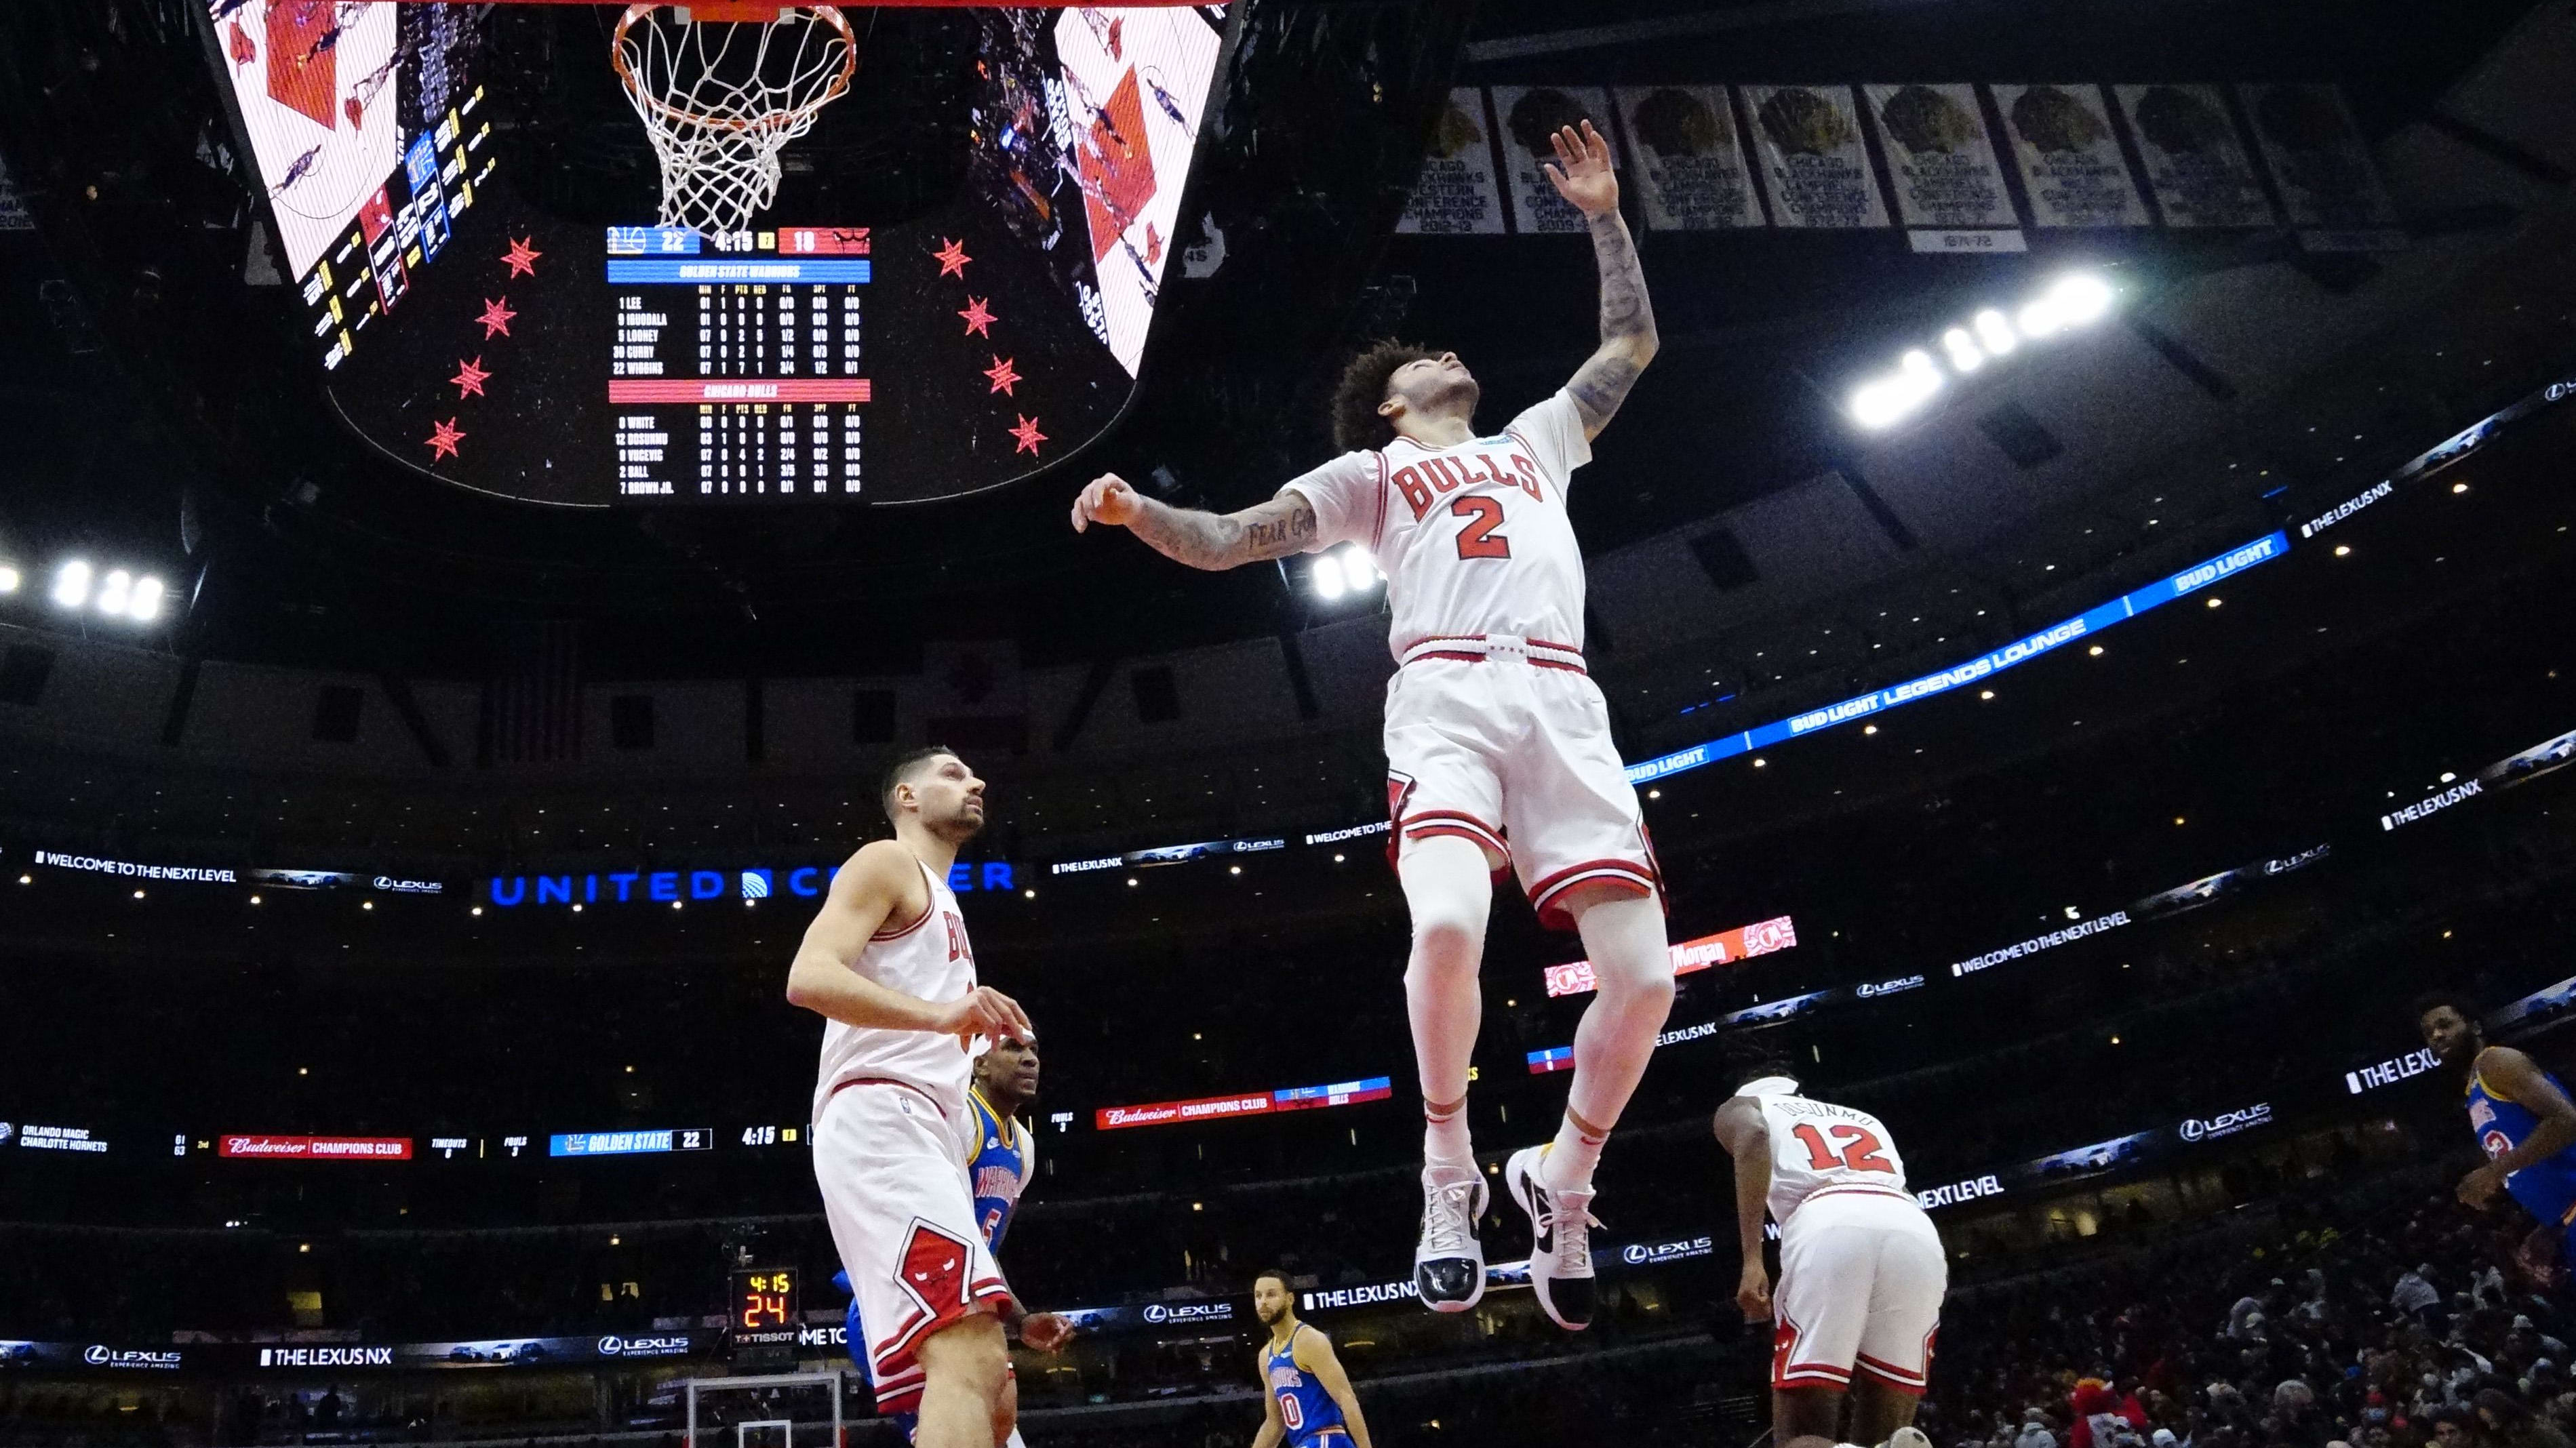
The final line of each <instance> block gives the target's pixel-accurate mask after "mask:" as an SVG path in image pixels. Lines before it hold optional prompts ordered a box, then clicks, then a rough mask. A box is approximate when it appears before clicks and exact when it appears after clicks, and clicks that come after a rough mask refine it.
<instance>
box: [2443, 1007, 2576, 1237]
mask: <svg viewBox="0 0 2576 1448" xmlns="http://www.w3.org/2000/svg"><path fill="white" fill-rule="evenodd" d="M2477 1074H2478V1079H2480V1080H2482V1081H2484V1082H2485V1083H2486V1087H2487V1093H2488V1094H2489V1095H2491V1096H2497V1097H2501V1098H2503V1099H2504V1100H2507V1101H2510V1102H2512V1103H2513V1104H2514V1105H2516V1106H2519V1107H2521V1108H2523V1109H2524V1110H2526V1111H2528V1112H2530V1113H2531V1114H2532V1115H2533V1116H2535V1117H2537V1118H2539V1122H2538V1124H2537V1125H2535V1126H2533V1127H2532V1129H2531V1135H2529V1136H2527V1137H2524V1138H2523V1141H2522V1145H2520V1146H2517V1147H2515V1148H2514V1149H2513V1150H2511V1151H2508V1152H2506V1153H2504V1154H2503V1155H2501V1156H2498V1157H2497V1158H2495V1159H2494V1160H2493V1161H2490V1162H2488V1163H2487V1164H2486V1165H2485V1166H2482V1167H2479V1168H2478V1169H2477V1170H2476V1171H2473V1172H2471V1173H2469V1174H2468V1176H2467V1177H2465V1178H2464V1179H2462V1181H2461V1182H2460V1191H2459V1196H2460V1200H2461V1201H2464V1202H2467V1203H2468V1204H2469V1205H2471V1206H2473V1207H2474V1206H2483V1205H2485V1204H2486V1202H2487V1200H2488V1199H2489V1198H2491V1197H2493V1196H2494V1195H2495V1194H2496V1193H2497V1192H2500V1191H2502V1190H2504V1179H2505V1178H2506V1177H2509V1176H2511V1175H2513V1174H2514V1173H2515V1172H2518V1171H2520V1170H2522V1169H2523V1168H2524V1167H2527V1166H2529V1165H2531V1164H2532V1163H2533V1162H2536V1161H2545V1160H2547V1159H2548V1158H2550V1157H2553V1156H2556V1155H2557V1154H2558V1153H2560V1152H2562V1151H2565V1150H2566V1149H2567V1148H2568V1147H2570V1146H2576V1102H2570V1101H2569V1100H2568V1099H2567V1093H2566V1092H2564V1091H2561V1090H2559V1089H2558V1083H2557V1082H2555V1081H2552V1080H2550V1079H2549V1073H2548V1072H2546V1071H2543V1070H2541V1069H2540V1066H2539V1064H2538V1063H2536V1062H2534V1061H2533V1060H2532V1059H2531V1057H2529V1056H2527V1055H2525V1054H2523V1053H2522V1052H2520V1051H2517V1050H2515V1049H2514V1048H2513V1047H2511V1046H2489V1047H2487V1048H2486V1049H2485V1050H2483V1051H2480V1052H2479V1053H2478V1059H2477Z"/></svg>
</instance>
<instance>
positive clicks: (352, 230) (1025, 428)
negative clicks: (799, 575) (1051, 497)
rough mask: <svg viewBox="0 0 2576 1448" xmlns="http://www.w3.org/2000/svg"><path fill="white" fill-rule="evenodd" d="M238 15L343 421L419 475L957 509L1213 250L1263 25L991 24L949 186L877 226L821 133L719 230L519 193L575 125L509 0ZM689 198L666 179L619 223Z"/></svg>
mask: <svg viewBox="0 0 2576 1448" xmlns="http://www.w3.org/2000/svg"><path fill="white" fill-rule="evenodd" d="M204 6H205V13H206V16H207V22H206V23H207V31H206V39H207V50H208V54H209V57H210V59H211V61H212V63H213V64H214V66H215V67H216V69H217V71H218V72H219V73H220V74H221V75H222V76H223V77H224V78H225V80H226V81H227V83H228V85H227V91H228V94H230V95H232V96H234V97H236V98H237V103H236V107H235V119H236V124H237V126H238V127H239V128H240V132H241V134H242V135H243V137H244V138H245V139H246V140H247V141H249V142H250V143H251V149H252V150H253V151H254V153H255V155H256V158H257V160H258V163H259V167H260V178H261V181H262V184H263V185H264V187H265V189H266V190H267V192H268V196H267V205H268V208H269V213H268V221H269V224H270V230H271V235H272V236H273V237H274V238H275V240H276V243H277V247H278V250H279V251H280V252H281V253H282V260H283V263H284V264H283V266H282V267H280V268H279V270H280V271H281V272H282V273H283V280H285V281H286V282H287V283H288V286H289V288H291V289H292V292H291V295H292V296H293V303H292V305H293V307H294V315H295V321H296V325H298V326H300V327H302V328H304V329H306V330H308V331H309V332H310V333H311V334H312V337H313V349H314V355H315V357H316V360H317V366H318V367H319V369H320V371H321V375H322V394H323V395H322V397H321V398H320V399H318V405H317V407H316V412H317V415H318V416H319V417H322V418H327V419H328V420H329V421H330V422H332V423H333V424H336V425H339V426H343V427H346V428H347V429H349V430H350V431H352V432H354V433H355V434H356V435H357V436H358V437H359V438H360V439H361V440H362V441H363V443H364V444H365V445H366V446H367V447H368V448H369V449H370V450H371V451H372V452H373V453H374V454H375V455H376V456H377V457H378V458H380V459H382V460H385V461H388V462H391V463H393V464H395V465H397V467H398V468H399V469H401V470H405V471H408V472H409V473H411V474H413V475H415V476H418V477H421V478H425V479H429V480H434V481H436V482H438V483H441V484H446V485H452V486H455V487H460V488H465V489H469V490H472V491H475V492H480V493H486V494H491V495H494V496H498V497H503V498H509V499H515V500H519V501H524V502H530V503H538V504H548V505H554V506H559V507H571V508H612V507H672V506H698V507H725V508H735V509H739V508H755V509H758V508H770V509H776V508H813V507H818V506H819V507H833V508H852V507H857V506H861V505H881V504H898V503H914V502H924V501H930V500H934V499H940V498H950V497H958V496H962V495H965V494H969V493H975V492H981V491H984V490H987V489H991V488H997V487H1001V486H1004V485H1006V484H1009V483H1011V482H1014V481H1017V480H1019V479H1021V478H1025V477H1028V476H1031V475H1033V474H1035V473H1037V472H1040V471H1042V470H1044V469H1046V468H1047V467H1049V466H1051V465H1052V464H1054V463H1056V462H1059V461H1061V460H1063V459H1064V458H1066V457H1068V456H1070V455H1071V454H1072V453H1073V452H1074V451H1075V450H1076V449H1078V448H1080V447H1081V446H1083V445H1084V444H1085V443H1087V442H1089V441H1090V440H1091V439H1093V438H1095V437H1097V436H1098V435H1100V434H1101V433H1102V432H1103V431H1105V430H1106V429H1107V428H1108V427H1109V425H1110V424H1111V423H1112V422H1114V421H1115V420H1116V419H1117V417H1118V415H1119V414H1120V413H1121V412H1122V411H1123V410H1124V409H1125V408H1126V406H1127V403H1128V399H1129V398H1130V397H1131V396H1132V394H1133V392H1134V389H1135V385H1136V376H1137V373H1138V371H1139V369H1140V368H1141V367H1142V365H1143V356H1144V352H1145V348H1146V344H1147V341H1148V339H1149V337H1150V335H1151V332H1152V327H1153V322H1154V319H1155V317H1156V315H1157V312H1158V310H1159V306H1160V302H1161V300H1162V294H1163V291H1164V289H1165V288H1166V287H1167V286H1169V285H1170V284H1171V282H1172V280H1173V279H1174V278H1175V277H1177V276H1178V275H1179V274H1180V273H1181V271H1182V266H1181V258H1182V254H1183V253H1184V252H1185V251H1187V250H1188V249H1189V248H1190V247H1192V246H1193V245H1194V244H1197V238H1196V237H1195V235H1194V233H1195V230H1196V228H1197V225H1198V222H1197V220H1196V218H1197V217H1198V215H1199V212H1198V211H1197V210H1195V209H1193V208H1192V207H1191V206H1190V205H1189V204H1188V202H1187V197H1186V193H1187V190H1188V187H1189V181H1190V174H1191V170H1192V164H1193V162H1194V160H1195V158H1196V153H1197V145H1198V138H1199V136H1200V134H1201V132H1202V130H1203V129H1204V127H1203V122H1204V119H1205V112H1206V110H1207V105H1208V98H1209V92H1210V90H1211V88H1212V87H1213V84H1214V81H1215V77H1216V75H1217V73H1218V71H1219V69H1220V66H1221V62H1222V60H1223V55H1224V50H1225V43H1226V35H1227V31H1226V28H1225V27H1226V25H1227V24H1228V23H1229V22H1228V21H1227V20H1225V19H1224V18H1222V15H1221V14H1217V13H1212V12H1216V11H1217V7H1213V6H1210V7H1188V6H1179V7H1175V6H1161V7H1155V8H1148V9H1131V8H1120V7H1114V6H1104V7H1091V8H1065V9H1039V10H1012V9H1005V8H990V9H985V8H978V9H973V10H965V11H960V12H958V14H959V16H960V17H961V19H960V20H959V21H958V22H957V23H960V24H965V25H970V26H971V27H973V36H974V42H975V48H976V52H977V54H976V64H975V66H974V68H973V78H972V79H971V80H970V81H968V82H967V83H966V84H965V87H964V92H963V104H964V107H965V111H966V114H965V116H964V117H963V119H964V121H965V122H966V125H965V132H966V136H967V142H968V146H967V155H966V165H965V166H964V167H963V168H962V171H961V172H960V173H959V179H958V181H957V183H956V187H955V189H954V191H953V192H952V194H951V195H950V196H949V197H948V198H946V199H945V200H944V201H940V202H936V203H934V204H932V205H931V206H929V207H928V208H927V209H925V210H922V211H919V212H914V213H911V214H908V215H907V216H905V217H904V218H902V219H901V220H900V221H899V222H889V221H888V220H887V219H886V218H883V217H876V216H869V215H852V214H849V212H850V210H851V209H852V208H853V206H854V205H863V204H864V203H853V202H851V201H849V200H848V199H847V198H848V197H849V196H856V195H863V194H867V193H865V192H864V191H859V190H852V191H848V192H836V191H834V190H833V189H832V184H833V181H832V178H833V175H834V173H833V172H832V169H831V168H833V167H836V166H841V165H844V164H848V163H846V162H844V161H842V160H840V159H838V158H836V157H835V155H834V154H833V153H832V152H831V151H830V150H829V149H827V148H826V147H825V146H824V145H823V143H821V142H811V143H799V144H800V145H808V144H810V154H809V155H807V156H806V158H805V159H806V160H807V161H809V162H810V163H811V164H810V165H807V166H804V167H801V168H800V167H798V166H796V165H794V164H791V165H790V167H789V175H788V178H787V180H786V182H785V183H784V185H783V186H782V187H781V189H780V192H779V195H778V199H777V201H776V202H775V203H774V205H773V206H772V207H771V208H770V212H769V213H767V214H763V215H761V216H759V217H757V218H755V219H754V221H753V223H752V226H753V228H754V229H750V230H742V231H733V232H725V233H719V234H713V235H709V234H702V233H700V232H697V231H694V230H688V229H682V228H664V227H657V226H641V225H626V226H607V227H603V226H601V225H600V223H599V222H598V221H597V220H590V219H584V218H581V217H576V216H571V215H566V214H563V213H561V212H560V211H558V210H555V209H553V208H552V207H551V206H550V205H549V204H547V202H546V201H545V200H544V199H542V198H540V197H539V196H537V195H534V194H531V192H532V190H533V188H531V189H522V188H521V186H519V185H518V184H514V178H516V177H519V176H521V175H523V174H527V175H533V174H536V173H535V172H534V171H527V172H522V170H520V169H519V167H518V166H517V164H516V162H515V161H514V160H513V159H512V158H511V157H510V156H507V155H504V154H503V153H504V152H506V151H508V150H509V149H510V147H511V145H512V144H513V142H514V140H517V139H518V138H521V137H525V136H529V135H531V134H537V133H542V132H544V131H545V129H546V128H547V127H548V126H550V125H560V124H571V123H573V122H572V121H570V120H569V119H568V118H566V117H564V116H563V115H562V114H561V112H560V110H559V109H550V107H557V106H558V104H559V103H558V102H556V101H555V99H554V98H552V97H548V96H542V95H538V96H531V95H514V94H511V93H509V92H508V90H507V88H506V87H505V85H504V84H503V83H501V82H500V81H498V80H496V79H490V78H489V77H496V76H499V75H502V74H504V73H506V69H505V68H504V67H499V66H495V65H492V64H490V63H489V57H488V56H487V54H486V51H487V49H488V47H489V46H491V45H492V44H495V43H497V42H495V41H494V40H493V38H492V37H493V35H495V34H503V33H505V32H500V31H490V30H489V27H488V24H487V22H488V16H485V15H483V14H482V13H481V10H482V8H479V7H474V6H469V5H461V4H458V5H437V6H415V5H396V4H391V3H388V0H336V3H334V4H324V5H317V4H314V3H313V0H204ZM1228 9H1229V10H1231V11H1234V12H1236V13H1239V12H1240V10H1241V7H1228ZM487 31H488V32H489V33H487ZM601 63H602V64H603V65H604V64H605V63H606V62H605V57H603V58H602V62H601ZM478 77H483V78H479V79H478ZM825 129H826V130H828V129H829V127H828V126H827V127H826V128H825ZM797 156H798V152H797V151H796V150H795V149H794V148H791V149H790V152H789V158H790V160H791V162H793V161H795V160H796V158H797ZM835 196H840V197H842V198H843V199H841V200H835V199H833V198H834V197H835ZM656 201H657V198H656V197H655V196H654V195H653V194H652V193H651V183H650V182H648V181H643V180H639V182H638V185H637V194H636V195H635V196H634V197H633V199H632V201H631V202H630V203H623V204H621V206H620V208H619V211H618V212H612V213H611V214H612V215H617V214H623V215H624V216H630V217H639V218H640V217H644V216H649V215H652V214H653V213H654V211H655V209H656ZM1185 217H1186V218H1189V219H1188V220H1186V221H1185V220H1184V218H1185ZM281 291H282V292H284V291H285V289H281ZM397 476H398V475H397Z"/></svg>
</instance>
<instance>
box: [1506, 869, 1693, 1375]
mask: <svg viewBox="0 0 2576 1448" xmlns="http://www.w3.org/2000/svg"><path fill="white" fill-rule="evenodd" d="M1565 899H1566V909H1567V911H1568V913H1569V914H1572V915H1573V916H1574V917H1575V927H1576V929H1577V930H1578V931H1580V932H1581V934H1582V936H1583V945H1584V949H1585V951H1586V953H1587V954H1588V955H1589V957H1590V959H1591V961H1592V969H1593V974H1594V976H1595V978H1596V980H1597V981H1598V983H1599V992H1600V993H1599V995H1598V997H1597V998H1595V999H1594V1001H1593V1002H1592V1005H1591V1006H1590V1007H1589V1008H1588V1009H1586V1010H1585V1011H1584V1013H1583V1023H1582V1025H1581V1026H1579V1027H1577V1028H1576V1030H1575V1033H1574V1082H1573V1086H1572V1088H1571V1089H1570V1090H1568V1091H1567V1092H1566V1098H1565V1120H1564V1123H1563V1125H1561V1126H1560V1127H1559V1128H1558V1130H1557V1134H1556V1139H1555V1140H1553V1141H1551V1142H1549V1143H1548V1144H1547V1145H1546V1146H1545V1147H1543V1148H1530V1149H1528V1150H1524V1151H1520V1152H1516V1153H1514V1154H1513V1156H1512V1159H1511V1160H1510V1162H1509V1163H1507V1164H1506V1165H1505V1166H1504V1168H1503V1181H1504V1185H1505V1186H1506V1187H1507V1188H1508V1189H1509V1190H1510V1192H1511V1193H1512V1196H1513V1199H1514V1200H1516V1201H1518V1202H1519V1203H1520V1204H1521V1209H1522V1210H1523V1211H1525V1212H1527V1213H1529V1217H1530V1241H1531V1252H1530V1287H1531V1290H1532V1292H1533V1293H1534V1295H1536V1296H1537V1298H1538V1302H1539V1307H1540V1309H1541V1310H1542V1311H1544V1312H1546V1313H1547V1315H1548V1316H1549V1317H1550V1318H1551V1319H1553V1320H1554V1321H1555V1322H1556V1324H1557V1325H1558V1326H1559V1327H1563V1328H1568V1329H1573V1330H1580V1329H1582V1328H1585V1327H1588V1326H1590V1325H1591V1323H1592V1314H1593V1307H1594V1302H1595V1299H1596V1297H1597V1296H1598V1293H1597V1291H1596V1287H1597V1284H1596V1282H1595V1280H1594V1275H1593V1270H1592V1238H1591V1228H1592V1227H1594V1226H1596V1225H1598V1224H1597V1223H1596V1222H1595V1221H1594V1220H1593V1218H1592V1169H1593V1167H1594V1166H1596V1165H1597V1164H1598V1163H1599V1162H1600V1160H1601V1147H1602V1144H1603V1143H1604V1142H1606V1141H1607V1140H1608V1139H1609V1136H1610V1128H1611V1126H1612V1125H1613V1124H1614V1123H1616V1122H1617V1121H1618V1119H1619V1113H1620V1112H1621V1111H1622V1110H1624V1109H1625V1108H1626V1107H1627V1105H1628V1098H1629V1096H1631V1095H1632V1094H1634V1093H1635V1091H1636V1089H1637V1082H1638V1081H1639V1079H1641V1078H1642V1077H1643V1076H1644V1075H1645V1074H1646V1063H1647V1061H1648V1060H1649V1059H1650V1058H1652V1057H1653V1055H1654V1053H1655V1036H1656V1034H1657V1033H1658V1032H1660V1031H1662V1030H1663V1028H1664V1017H1665V1016H1666V1014H1668V1013H1669V1012H1670V1011H1671V1010H1672V1005H1673V967H1672V955H1671V952H1670V951H1669V950H1668V949H1667V948H1666V946H1665V944H1664V915H1663V904H1662V902H1661V901H1659V900H1657V899H1656V898H1654V897H1653V896H1651V895H1650V896H1644V897H1640V896H1638V895H1637V894H1636V893H1635V890H1634V889H1633V888H1632V887H1629V886H1626V885H1624V884H1622V883H1619V882H1614V881H1606V880H1605V881H1599V882H1589V883H1586V884H1584V885H1580V886H1577V887H1576V888H1575V889H1574V890H1572V891H1569V892H1567V895H1566V897H1565Z"/></svg>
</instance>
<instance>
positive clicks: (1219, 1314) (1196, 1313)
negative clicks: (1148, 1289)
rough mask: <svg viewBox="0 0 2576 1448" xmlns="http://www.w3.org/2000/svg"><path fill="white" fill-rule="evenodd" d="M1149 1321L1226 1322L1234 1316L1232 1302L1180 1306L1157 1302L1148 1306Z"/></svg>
mask: <svg viewBox="0 0 2576 1448" xmlns="http://www.w3.org/2000/svg"><path fill="white" fill-rule="evenodd" d="M1144 1316H1145V1320H1146V1321H1147V1322H1226V1321H1230V1320H1232V1318H1233V1317H1234V1304H1233V1303H1231V1302H1199V1303H1190V1304H1185V1305H1183V1306H1180V1307H1167V1306H1165V1305H1164V1304H1162V1303H1160V1302H1157V1303H1153V1304H1151V1305H1149V1306H1147V1307H1146V1309H1145V1313H1144Z"/></svg>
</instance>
